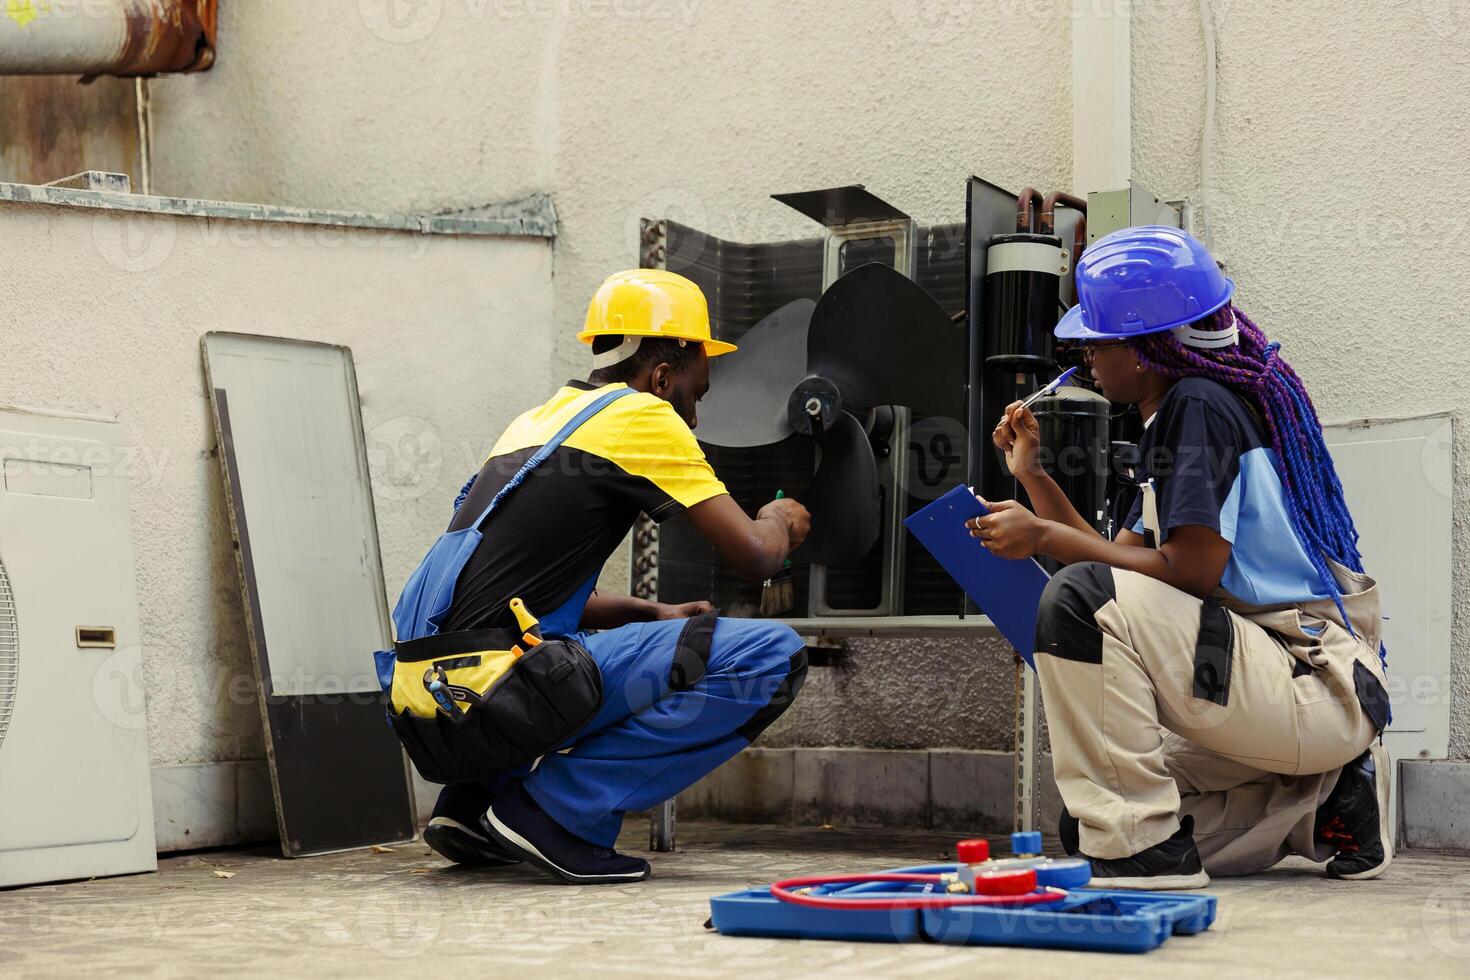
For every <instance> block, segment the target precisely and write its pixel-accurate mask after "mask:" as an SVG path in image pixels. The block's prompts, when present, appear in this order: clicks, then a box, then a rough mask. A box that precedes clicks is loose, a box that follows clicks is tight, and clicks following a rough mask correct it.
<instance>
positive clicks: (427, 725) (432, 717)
mask: <svg viewBox="0 0 1470 980" xmlns="http://www.w3.org/2000/svg"><path fill="white" fill-rule="evenodd" d="M517 635H518V634H512V633H510V631H506V630H468V631H463V632H456V633H445V634H438V635H435V636H429V637H424V638H423V639H419V640H410V641H408V642H406V643H400V644H397V645H396V646H395V652H396V654H397V664H396V666H395V674H397V673H399V672H402V673H403V674H404V675H405V676H404V677H403V678H402V681H401V682H398V681H397V680H396V679H395V684H394V686H393V688H391V689H390V691H389V693H388V694H387V695H386V696H385V701H386V703H387V708H388V715H389V718H390V720H391V721H392V724H393V730H394V731H395V732H397V733H398V737H399V739H400V740H401V741H402V742H403V747H404V748H405V749H406V750H407V752H408V757H409V758H410V759H412V760H413V764H414V766H415V767H416V768H417V769H418V771H419V774H420V775H422V776H423V777H424V778H425V779H427V780H428V781H429V782H432V783H457V782H464V781H467V780H474V779H483V778H485V777H487V776H493V775H495V774H496V773H501V772H505V771H507V770H511V769H516V768H518V767H520V766H524V765H526V764H527V763H529V762H532V761H533V760H535V759H536V758H538V757H540V756H542V755H545V754H546V753H548V752H550V751H553V750H554V749H556V748H557V747H559V746H560V745H561V744H562V743H564V742H566V741H567V740H569V739H570V738H572V736H574V735H576V733H577V732H579V731H581V729H582V728H583V727H584V726H585V725H586V724H587V723H588V722H589V721H591V720H592V718H593V716H594V715H596V714H597V711H598V708H599V707H600V706H601V704H602V675H601V673H600V672H599V671H598V669H597V664H596V663H595V662H594V661H593V659H592V657H591V656H590V655H589V654H588V653H587V651H586V649H585V648H583V647H582V645H581V644H580V643H577V642H576V641H575V640H571V639H557V640H544V641H542V642H541V643H539V644H537V645H535V646H533V647H531V648H530V649H528V650H526V651H525V653H524V654H522V655H521V656H519V657H517V658H515V659H514V661H513V662H511V663H510V664H509V666H508V667H507V668H506V669H505V670H503V671H501V672H499V673H498V675H497V676H494V677H493V678H491V679H489V680H488V683H487V678H486V669H485V668H483V667H481V666H480V665H481V660H482V655H484V659H487V660H488V659H490V658H491V657H490V655H491V654H493V653H499V652H500V651H504V650H507V649H509V648H510V646H511V645H512V643H513V641H512V639H511V638H512V637H515V636H517ZM435 671H439V673H438V676H440V677H445V678H447V679H448V681H449V684H450V685H451V686H452V687H453V688H454V690H455V692H456V693H455V701H456V707H458V708H459V710H457V711H454V712H452V713H451V712H446V711H443V710H431V711H428V712H426V711H425V709H424V706H423V704H422V699H421V698H419V697H418V696H417V692H416V691H413V694H414V697H413V698H412V699H409V698H404V697H400V698H399V699H398V700H399V701H400V702H403V703H400V704H395V703H394V701H395V698H394V696H393V694H394V691H398V692H400V693H401V692H403V691H404V690H409V691H412V685H413V684H424V685H425V686H426V685H427V678H428V677H429V676H430V675H431V674H433V673H434V672H435ZM420 678H423V680H420ZM400 683H401V684H402V685H403V686H400ZM426 714H427V716H426Z"/></svg>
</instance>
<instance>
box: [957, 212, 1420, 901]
mask: <svg viewBox="0 0 1470 980" xmlns="http://www.w3.org/2000/svg"><path fill="white" fill-rule="evenodd" d="M1234 291H1235V284H1234V283H1233V282H1232V281H1231V280H1230V279H1228V278H1226V277H1225V276H1224V274H1223V273H1222V272H1221V271H1220V268H1219V265H1218V264H1217V263H1216V262H1215V260H1214V259H1213V258H1212V257H1211V256H1210V254H1209V252H1208V251H1207V250H1206V249H1205V247H1204V246H1203V245H1202V244H1201V243H1200V242H1199V241H1197V240H1196V239H1195V238H1193V237H1192V236H1191V235H1189V234H1188V233H1187V232H1183V231H1180V230H1179V229H1177V228H1165V227H1141V228H1127V229H1124V230H1122V231H1119V232H1115V233H1113V234H1111V235H1108V236H1106V237H1104V238H1102V239H1099V240H1098V241H1097V242H1096V243H1095V244H1094V245H1092V246H1091V247H1090V248H1088V249H1087V251H1086V252H1085V253H1084V254H1083V255H1082V257H1081V259H1080V261H1079V263H1078V268H1077V295H1078V304H1077V305H1076V306H1075V307H1073V308H1072V309H1071V310H1069V311H1068V312H1067V314H1066V315H1065V316H1064V317H1063V318H1062V320H1061V322H1060V323H1059V324H1058V326H1057V328H1056V334H1057V336H1058V337H1060V338H1064V339H1067V340H1070V341H1072V342H1074V343H1080V344H1081V345H1082V347H1083V356H1084V360H1085V363H1086V364H1087V365H1088V366H1089V367H1090V369H1091V371H1092V376H1093V378H1094V379H1096V381H1097V383H1098V385H1099V386H1100V387H1101V388H1102V391H1103V394H1105V395H1106V396H1107V397H1108V398H1109V399H1111V400H1112V401H1115V402H1122V403H1127V404H1131V405H1135V406H1137V408H1138V410H1139V412H1140V414H1141V415H1142V417H1143V420H1144V425H1145V430H1144V435H1143V439H1142V441H1141V443H1140V447H1139V448H1140V456H1141V460H1142V462H1141V467H1140V468H1141V471H1142V472H1140V473H1139V474H1138V476H1139V480H1140V491H1141V492H1140V494H1139V500H1138V502H1137V503H1135V505H1134V507H1133V510H1132V513H1131V514H1130V515H1129V517H1128V519H1127V521H1126V522H1125V527H1124V529H1122V530H1120V531H1119V532H1118V533H1117V535H1116V537H1115V539H1114V540H1112V541H1108V540H1106V539H1105V538H1103V537H1102V536H1100V535H1099V534H1098V533H1097V532H1096V531H1094V530H1093V528H1092V526H1091V525H1090V524H1089V523H1088V522H1087V521H1086V520H1084V519H1083V518H1082V517H1081V515H1079V514H1078V513H1077V512H1076V510H1075V509H1074V508H1073V507H1072V505H1071V504H1070V503H1069V502H1068V501H1067V499H1066V497H1065V496H1064V495H1063V493H1062V492H1061V490H1060V489H1059V488H1058V486H1057V484H1056V483H1055V482H1054V481H1053V480H1052V479H1051V478H1050V477H1049V476H1048V475H1047V474H1046V473H1045V472H1044V471H1043V470H1042V468H1041V466H1040V465H1039V463H1038V461H1037V450H1038V448H1039V447H1038V441H1039V440H1038V436H1039V429H1038V426H1037V423H1036V420H1035V418H1034V417H1032V415H1031V413H1030V411H1029V410H1022V409H1020V407H1019V406H1020V403H1015V404H1013V405H1011V406H1010V407H1009V408H1008V409H1007V412H1006V416H1005V418H1004V419H1003V420H1002V421H1001V423H1000V424H999V425H998V426H997V427H996V430H995V433H994V438H995V442H996V444H997V445H998V446H1000V447H1001V449H1003V450H1004V451H1005V454H1006V462H1007V463H1008V464H1009V466H1010V468H1011V471H1012V472H1013V473H1014V474H1015V475H1016V476H1017V478H1018V479H1019V480H1020V481H1021V483H1022V485H1023V486H1025V488H1026V491H1027V493H1028V495H1029V496H1030V499H1031V501H1032V503H1033V505H1034V506H1035V508H1036V512H1035V513H1032V512H1031V511H1030V510H1027V509H1026V508H1025V507H1024V506H1022V505H1021V504H1019V503H1017V502H1015V501H1002V502H997V503H994V504H991V505H990V510H991V513H990V514H989V515H988V516H985V517H980V518H976V519H975V521H973V522H972V530H971V533H972V534H973V535H974V536H976V537H978V538H979V539H980V540H981V543H982V544H983V545H984V546H985V547H986V548H988V549H989V550H990V551H992V552H994V553H995V554H998V555H1001V556H1003V557H1007V558H1020V557H1024V556H1029V555H1035V554H1045V555H1049V556H1051V557H1052V558H1055V559H1056V560H1058V561H1060V562H1062V563H1064V564H1065V565H1066V567H1064V568H1063V569H1062V570H1061V571H1060V572H1059V573H1058V574H1057V575H1055V576H1054V577H1053V578H1052V580H1051V583H1050V585H1048V587H1047V589H1046V592H1045V593H1044V594H1043V597H1042V602H1041V609H1040V615H1039V617H1038V621H1037V627H1036V651H1037V655H1036V670H1037V674H1038V676H1039V678H1040V681H1041V688H1042V695H1043V698H1044V702H1045V705H1046V715H1047V722H1048V725H1049V727H1050V732H1051V744H1052V751H1053V758H1054V762H1055V769H1056V778H1057V786H1058V788H1059V789H1060V790H1061V795H1062V800H1063V802H1064V803H1065V804H1066V813H1065V814H1064V816H1063V819H1062V828H1061V831H1062V839H1063V843H1064V845H1065V846H1067V848H1068V850H1069V851H1073V852H1075V851H1078V850H1080V852H1081V853H1082V854H1084V855H1086V856H1087V857H1089V858H1091V859H1092V861H1093V868H1094V875H1095V877H1097V878H1099V879H1106V880H1105V881H1098V882H1097V883H1098V884H1107V885H1110V886H1114V887H1138V888H1155V889H1157V888H1171V887H1172V888H1189V887H1199V886H1202V885H1204V884H1206V883H1207V882H1208V881H1209V878H1208V874H1207V872H1210V873H1215V874H1246V873H1250V872H1253V871H1259V870H1262V869H1264V868H1267V867H1270V866H1271V865H1272V864H1275V863H1276V862H1277V861H1279V860H1280V859H1281V858H1283V857H1285V856H1286V855H1288V854H1300V855H1304V856H1306V857H1308V858H1310V859H1312V860H1316V861H1327V872H1328V874H1329V875H1330V876H1331V877H1334V878H1371V877H1375V876H1377V875H1378V874H1380V873H1382V871H1383V869H1384V868H1386V867H1387V866H1388V864H1389V861H1390V860H1391V857H1392V852H1391V846H1390V841H1389V834H1388V824H1387V800H1388V780H1389V775H1390V772H1389V766H1388V759H1387V756H1386V754H1385V753H1384V752H1383V749H1382V745H1381V740H1379V736H1380V734H1381V733H1382V730H1383V728H1384V727H1385V726H1386V725H1387V724H1388V715H1389V711H1388V697H1387V694H1386V692H1385V686H1384V676H1385V675H1384V660H1383V652H1382V644H1381V642H1380V637H1379V634H1380V625H1381V623H1380V619H1381V617H1380V613H1379V606H1378V594H1377V589H1376V588H1375V586H1374V583H1373V580H1372V579H1371V578H1369V577H1368V576H1366V575H1364V574H1363V565H1362V559H1361V558H1360V556H1359V554H1358V549H1357V546H1356V541H1357V531H1356V530H1355V529H1354V527H1353V521H1352V517H1351V515H1350V514H1349V513H1348V509H1347V506H1346V504H1345V503H1344V501H1343V496H1342V487H1341V485H1340V484H1339V482H1338V479H1337V474H1336V472H1335V471H1334V469H1333V466H1332V458H1331V456H1330V455H1329V454H1328V452H1327V449H1326V447H1325V446H1324V444H1323V441H1322V427H1321V423H1320V422H1319V421H1318V419H1317V415H1316V412H1315V410H1314V409H1313V407H1312V402H1311V399H1310V398H1309V397H1308V396H1307V392H1306V389H1305V387H1304V386H1303V384H1302V381H1301V379H1300V378H1299V377H1298V376H1297V374H1296V372H1295V371H1293V370H1292V369H1291V366H1290V365H1288V364H1287V363H1286V361H1284V360H1283V359H1282V358H1281V356H1280V353H1279V345H1278V344H1275V343H1268V342H1267V340H1266V338H1265V336H1264V335H1263V334H1262V333H1261V331H1260V330H1259V329H1258V328H1257V327H1256V325H1255V324H1254V323H1252V322H1251V321H1250V319H1249V318H1247V317H1246V316H1245V314H1244V313H1242V312H1241V311H1240V310H1238V309H1236V308H1235V306H1234V305H1233V304H1232V303H1231V297H1232V296H1233V294H1234Z"/></svg>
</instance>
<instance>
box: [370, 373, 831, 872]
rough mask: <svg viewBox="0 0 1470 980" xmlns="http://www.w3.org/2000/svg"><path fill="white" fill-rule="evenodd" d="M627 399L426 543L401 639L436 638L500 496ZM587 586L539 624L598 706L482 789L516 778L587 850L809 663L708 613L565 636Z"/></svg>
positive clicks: (751, 719)
mask: <svg viewBox="0 0 1470 980" xmlns="http://www.w3.org/2000/svg"><path fill="white" fill-rule="evenodd" d="M630 393H631V392H629V391H628V390H627V389H620V390H615V391H611V392H608V393H607V394H606V395H603V396H601V397H600V398H598V399H597V400H595V401H594V402H593V403H592V404H590V405H588V406H587V408H586V409H584V410H583V411H582V412H580V413H579V414H578V415H576V416H575V417H574V418H572V419H571V420H570V421H569V422H567V424H566V425H565V426H564V427H563V428H562V429H561V430H560V431H559V432H558V433H557V434H556V435H555V436H554V437H553V438H552V439H551V440H549V441H548V442H547V443H546V444H545V445H544V446H543V447H542V448H541V449H540V450H538V451H537V452H536V453H535V454H534V455H533V456H532V457H531V458H530V459H528V460H527V461H526V463H525V464H524V465H523V466H522V467H521V469H520V471H518V472H517V474H516V476H515V477H513V478H512V479H511V481H510V482H508V483H507V484H506V486H505V488H504V489H503V490H501V491H500V492H499V493H498V494H497V495H496V497H495V499H494V500H492V501H491V502H490V504H489V506H488V507H486V509H485V511H484V513H482V514H481V515H480V517H479V519H478V520H477V521H476V522H475V523H474V524H473V525H472V526H471V527H468V528H464V529H462V530H459V531H455V532H450V533H446V534H444V535H442V536H441V537H440V538H439V539H438V540H437V541H436V542H435V544H434V547H433V548H432V549H431V550H430V552H429V554H428V556H427V557H426V558H425V559H424V561H423V563H422V564H421V565H420V566H419V567H418V569H416V570H415V572H414V573H413V575H412V576H410V578H409V582H408V584H407V585H406V586H405V587H404V591H403V595H402V597H401V598H400V599H399V602H398V604H397V606H396V607H395V609H394V623H395V626H396V629H397V634H398V639H399V641H400V642H402V641H404V640H405V639H416V638H419V637H425V636H432V635H435V634H437V633H438V630H439V622H440V621H441V620H442V618H443V616H444V613H445V611H446V610H447V609H448V608H449V605H450V602H451V600H452V598H453V588H454V583H455V580H456V579H457V577H458V574H459V572H460V570H461V569H462V568H463V567H464V565H465V563H466V561H468V559H469V556H470V554H472V553H473V551H474V549H475V547H476V545H478V543H479V541H480V538H481V535H480V527H481V526H482V525H483V524H484V522H485V520H486V518H488V517H489V515H490V513H491V511H493V510H494V509H495V507H496V505H497V504H498V503H499V502H500V501H501V500H502V499H503V498H504V496H505V495H506V494H507V493H509V492H511V491H512V490H514V488H515V487H516V486H518V485H519V484H520V482H521V480H522V478H523V477H524V476H525V474H526V473H528V472H529V471H530V470H531V469H533V468H534V467H535V466H537V465H539V464H540V463H541V462H543V461H544V460H545V459H546V458H547V457H548V456H550V455H551V453H552V452H553V451H554V450H555V449H556V447H557V446H558V445H560V444H561V442H562V441H563V440H565V439H566V437H567V436H568V435H570V434H571V432H572V431H574V430H575V429H576V428H577V427H578V426H580V425H581V424H582V423H583V422H585V421H586V420H587V419H588V418H590V417H591V416H592V415H594V414H596V413H597V412H598V411H600V410H601V409H602V408H603V407H604V406H605V405H607V404H608V403H610V402H611V401H613V400H614V399H616V398H618V397H621V396H624V395H627V394H630ZM591 584H592V583H591V582H590V581H589V582H588V583H587V587H585V588H583V589H579V590H578V592H577V594H576V595H575V596H573V597H572V598H571V599H570V600H568V601H567V602H566V603H565V604H564V605H563V606H562V607H560V608H558V609H556V610H554V611H552V612H551V613H549V614H548V615H546V616H544V617H542V618H541V626H542V629H543V630H544V631H545V633H546V635H547V636H548V637H551V636H558V635H563V634H564V635H566V636H567V637H568V638H569V639H570V640H572V641H574V642H576V643H580V644H581V645H582V646H583V647H584V648H585V649H586V651H587V652H588V654H589V655H590V656H591V658H592V660H593V662H594V663H595V664H596V665H597V668H598V670H599V671H600V673H601V679H602V703H601V708H600V709H599V710H598V712H597V713H596V715H595V716H594V717H593V718H592V720H591V721H590V722H588V723H587V724H586V725H585V726H584V727H582V729H581V730H580V731H578V732H577V733H575V734H574V735H572V736H571V737H570V738H568V739H567V740H566V741H565V742H564V743H563V744H562V745H560V746H559V747H557V749H556V750H554V751H552V752H548V753H547V754H545V755H544V756H542V757H541V758H540V759H539V760H538V761H537V762H536V763H534V764H533V765H532V766H530V767H524V766H523V767H521V768H519V769H517V770H514V771H511V772H503V773H498V774H495V775H492V776H487V777H486V778H485V780H484V781H483V787H482V791H483V794H484V796H483V798H484V799H485V800H486V801H487V802H488V799H489V798H490V797H491V796H493V795H494V793H496V792H498V791H499V789H500V788H502V787H503V786H505V785H506V784H507V783H508V782H509V781H510V780H511V779H513V778H516V777H520V776H524V786H525V789H526V791H527V792H528V793H530V795H531V797H532V798H533V799H534V800H535V801H536V802H537V804H539V805H540V806H541V808H542V809H543V810H545V811H546V813H547V814H548V815H549V816H550V817H551V818H552V819H554V820H555V821H556V822H557V823H559V824H561V825H562V826H563V827H564V828H566V829H567V830H569V831H571V832H572V833H574V834H576V835H577V836H579V837H581V838H583V839H584V840H586V841H588V842H590V843H592V844H595V845H598V846H602V847H611V846H612V845H613V843H614V842H615V841H616V839H617V836H618V833H619V831H620V830H621V827H622V818H623V814H624V812H625V811H627V810H644V809H648V808H650V807H653V806H657V805H658V804H660V803H662V802H663V801H665V800H667V799H669V798H671V797H673V796H674V795H676V794H677V793H678V792H679V791H680V790H683V789H685V788H686V787H688V786H690V785H692V784H693V783H695V782H697V781H698V780H699V779H700V778H702V777H703V776H705V775H706V774H707V773H709V772H711V771H712V770H714V769H715V768H716V767H718V766H719V765H720V764H721V763H723V762H725V761H726V760H727V759H729V758H731V757H732V756H734V755H735V754H736V753H737V752H739V751H740V750H741V749H742V748H744V747H745V746H747V745H749V744H750V743H751V742H752V741H754V740H755V738H756V737H757V736H758V735H759V734H760V733H761V732H762V731H763V730H764V729H765V728H766V727H767V726H768V725H770V724H771V723H772V722H773V721H775V720H776V719H777V718H778V717H780V715H781V713H782V712H783V711H785V709H786V708H787V707H788V706H789V705H790V704H791V702H792V701H793V700H794V699H795V697H796V695H797V693H798V692H799V691H800V689H801V685H802V682H803V680H804V679H805V676H806V669H807V658H806V648H805V646H804V645H803V643H802V641H801V638H800V637H798V636H797V634H796V633H795V632H794V631H793V630H791V628H790V627H788V626H785V625H783V624H781V623H774V622H769V621H765V620H755V619H730V618H718V619H717V618H715V617H714V616H713V615H711V614H706V615H704V616H699V617H694V618H691V619H681V620H665V621H658V622H649V623H632V624H629V625H627V626H622V627H619V628H617V629H611V630H602V631H589V632H569V630H570V629H571V628H573V626H574V624H576V623H578V622H579V621H580V619H581V615H582V609H583V607H584V606H585V605H586V602H587V598H588V595H589V593H590V591H591ZM452 635H453V634H446V637H448V636H452ZM385 658H391V654H387V653H384V654H380V655H379V673H380V675H384V674H385V672H386V671H390V670H391V660H385ZM389 676H391V674H389ZM386 686H387V685H386V683H385V688H386ZM468 789H469V788H468V787H463V786H454V787H449V788H446V790H445V793H446V795H447V794H449V793H450V792H451V791H461V792H462V791H465V790H468Z"/></svg>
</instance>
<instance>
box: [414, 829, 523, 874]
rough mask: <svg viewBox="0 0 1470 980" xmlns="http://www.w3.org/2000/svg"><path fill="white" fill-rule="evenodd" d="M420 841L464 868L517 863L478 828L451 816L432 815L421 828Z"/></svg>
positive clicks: (498, 843)
mask: <svg viewBox="0 0 1470 980" xmlns="http://www.w3.org/2000/svg"><path fill="white" fill-rule="evenodd" d="M424 843H425V844H428V845H429V846H430V847H432V848H433V849H434V850H435V851H438V852H439V853H440V854H441V855H443V856H444V857H447V858H448V859H449V860H451V861H453V862H454V863H455V864H462V865H464V866H465V867H467V868H499V867H505V866H506V865H509V864H520V863H521V859H520V858H519V857H517V856H516V855H514V854H512V853H511V852H509V851H507V850H506V849H505V848H504V847H501V846H500V842H499V841H496V840H492V839H491V838H490V837H488V836H486V834H485V832H484V831H483V830H480V829H479V828H478V827H477V828H475V829H474V830H471V829H470V828H469V827H467V826H465V825H464V824H462V823H460V822H459V821H458V820H455V819H454V818H453V817H435V818H433V819H432V820H430V821H429V825H428V826H427V827H425V828H424Z"/></svg>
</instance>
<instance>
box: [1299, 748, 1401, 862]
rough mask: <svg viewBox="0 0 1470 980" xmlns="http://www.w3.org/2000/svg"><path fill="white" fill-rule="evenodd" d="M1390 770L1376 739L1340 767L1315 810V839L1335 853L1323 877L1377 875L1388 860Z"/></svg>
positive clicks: (1390, 854)
mask: <svg viewBox="0 0 1470 980" xmlns="http://www.w3.org/2000/svg"><path fill="white" fill-rule="evenodd" d="M1391 773H1392V770H1391V769H1390V767H1389V761H1388V752H1387V751H1386V750H1385V749H1384V748H1383V746H1382V744H1380V743H1378V742H1374V743H1373V744H1372V745H1370V746H1368V750H1367V751H1366V752H1364V753H1363V754H1362V755H1360V756H1358V757H1357V758H1356V759H1354V760H1353V761H1352V762H1349V763H1348V764H1347V765H1345V766H1343V767H1342V773H1341V774H1340V775H1339V776H1338V777H1337V785H1336V786H1334V787H1332V794H1331V795H1330V796H1328V797H1327V802H1326V803H1324V804H1322V807H1321V809H1319V810H1318V811H1317V840H1318V841H1320V842H1322V843H1323V844H1326V845H1327V846H1329V847H1331V848H1332V849H1333V850H1334V851H1335V852H1336V854H1335V855H1334V856H1333V857H1332V859H1331V860H1330V861H1328V862H1327V877H1329V878H1344V879H1347V880H1349V881H1361V880H1363V879H1366V878H1377V877H1378V876H1379V875H1381V874H1383V872H1384V870H1385V869H1386V868H1387V867H1388V866H1389V865H1390V864H1391V863H1393V842H1392V840H1391V839H1390V838H1391V837H1392V833H1391V829H1390V827H1389V823H1388V787H1389V778H1390V776H1391Z"/></svg>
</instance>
